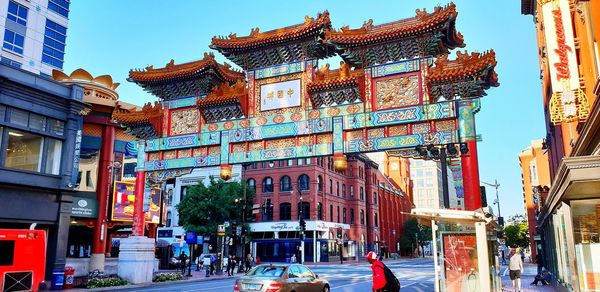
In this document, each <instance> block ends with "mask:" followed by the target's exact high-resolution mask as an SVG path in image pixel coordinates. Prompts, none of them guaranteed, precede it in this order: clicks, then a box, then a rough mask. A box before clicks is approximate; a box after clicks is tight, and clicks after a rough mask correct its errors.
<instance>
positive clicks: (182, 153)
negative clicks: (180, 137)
mask: <svg viewBox="0 0 600 292" xmlns="http://www.w3.org/2000/svg"><path fill="white" fill-rule="evenodd" d="M177 157H179V158H187V157H192V148H187V149H181V150H178V153H177Z"/></svg>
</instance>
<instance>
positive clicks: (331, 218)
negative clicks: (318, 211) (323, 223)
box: [329, 205, 333, 222]
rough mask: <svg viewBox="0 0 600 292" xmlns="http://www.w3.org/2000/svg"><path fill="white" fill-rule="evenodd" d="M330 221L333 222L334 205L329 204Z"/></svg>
mask: <svg viewBox="0 0 600 292" xmlns="http://www.w3.org/2000/svg"><path fill="white" fill-rule="evenodd" d="M329 221H330V222H333V205H329Z"/></svg>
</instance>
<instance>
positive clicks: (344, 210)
mask: <svg viewBox="0 0 600 292" xmlns="http://www.w3.org/2000/svg"><path fill="white" fill-rule="evenodd" d="M342 212H343V213H342V223H344V224H346V208H344V209H343V210H342Z"/></svg>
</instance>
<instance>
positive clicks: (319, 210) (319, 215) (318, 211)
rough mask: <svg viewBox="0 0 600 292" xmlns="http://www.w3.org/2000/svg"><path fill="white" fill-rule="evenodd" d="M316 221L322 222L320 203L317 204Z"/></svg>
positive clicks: (321, 205)
mask: <svg viewBox="0 0 600 292" xmlns="http://www.w3.org/2000/svg"><path fill="white" fill-rule="evenodd" d="M317 219H318V220H323V204H321V203H318V204H317Z"/></svg>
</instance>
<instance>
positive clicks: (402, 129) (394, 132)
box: [388, 125, 408, 136]
mask: <svg viewBox="0 0 600 292" xmlns="http://www.w3.org/2000/svg"><path fill="white" fill-rule="evenodd" d="M388 134H389V136H402V135H406V134H408V125H400V126H391V127H390V128H389V129H388Z"/></svg>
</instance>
